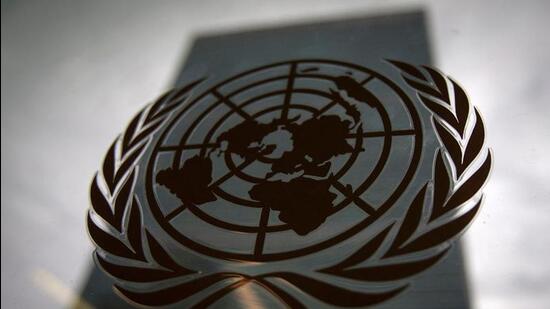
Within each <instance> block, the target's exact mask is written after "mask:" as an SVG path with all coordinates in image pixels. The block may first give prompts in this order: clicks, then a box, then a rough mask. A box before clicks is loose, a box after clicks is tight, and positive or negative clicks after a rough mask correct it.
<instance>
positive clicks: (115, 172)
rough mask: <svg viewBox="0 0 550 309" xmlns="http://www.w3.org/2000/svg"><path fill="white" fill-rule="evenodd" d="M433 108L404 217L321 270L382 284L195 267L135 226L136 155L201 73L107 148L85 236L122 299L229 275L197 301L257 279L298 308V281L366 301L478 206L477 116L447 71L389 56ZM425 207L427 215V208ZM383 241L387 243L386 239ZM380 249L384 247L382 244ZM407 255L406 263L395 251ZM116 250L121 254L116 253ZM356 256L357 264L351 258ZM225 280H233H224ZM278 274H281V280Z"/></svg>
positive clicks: (484, 156) (447, 237)
mask: <svg viewBox="0 0 550 309" xmlns="http://www.w3.org/2000/svg"><path fill="white" fill-rule="evenodd" d="M388 62H389V63H391V64H392V65H393V66H395V67H396V68H397V69H398V70H399V71H400V73H401V76H402V78H403V79H404V80H405V82H406V83H407V85H408V86H410V87H411V88H412V89H413V90H415V92H416V94H417V97H418V98H419V100H420V101H421V102H422V103H423V104H424V106H425V107H426V108H427V109H428V110H429V111H430V112H431V113H432V126H433V128H434V129H435V131H436V133H437V135H438V138H439V141H440V144H441V147H439V149H437V150H436V153H435V157H434V162H433V166H434V168H433V179H432V180H431V181H428V182H427V183H426V184H425V185H424V186H423V188H422V189H421V190H419V192H417V194H416V196H415V198H414V200H413V201H412V203H411V204H410V206H409V208H408V210H407V212H406V214H405V216H404V218H403V219H401V220H396V221H395V222H392V223H390V224H388V225H387V226H386V227H384V228H382V229H381V231H379V232H378V233H377V234H376V235H374V236H373V237H372V238H371V239H368V240H367V241H366V242H365V244H364V245H363V246H362V247H361V248H359V249H358V250H356V251H355V252H354V253H353V254H351V255H350V256H348V257H347V258H345V259H344V260H342V261H339V262H338V263H336V264H334V265H332V266H330V267H325V268H323V269H315V271H316V272H318V273H323V274H326V275H329V276H337V277H340V278H344V279H350V280H355V281H357V282H365V283H367V282H374V283H377V282H378V283H379V282H385V283H387V284H388V285H387V288H386V289H385V290H384V291H380V290H373V291H364V290H362V291H356V290H351V289H348V288H342V287H339V286H335V285H333V284H329V283H327V282H324V281H322V280H319V279H316V278H311V277H308V276H306V275H304V274H299V273H294V272H284V271H283V272H271V273H266V274H260V275H255V276H250V275H245V274H242V273H234V272H218V273H213V274H204V275H203V274H201V273H200V271H198V270H193V269H189V268H187V267H184V266H182V265H180V264H179V263H177V262H176V261H174V259H173V258H172V257H171V256H170V254H169V253H168V252H167V251H166V249H165V248H164V247H163V246H162V245H161V244H160V243H159V242H158V240H157V239H156V238H155V237H154V236H153V235H152V234H151V233H150V232H149V230H148V229H147V228H146V227H143V226H142V217H141V211H140V205H139V202H138V200H137V198H136V197H135V196H134V186H135V182H136V179H137V172H138V168H139V166H137V164H136V163H137V162H138V160H139V158H140V157H141V155H142V154H143V153H144V152H145V149H146V148H147V147H146V146H147V145H149V143H150V142H151V140H152V137H153V134H154V133H155V132H156V131H157V129H158V128H159V127H161V126H162V125H163V124H164V123H165V122H166V120H167V119H168V117H169V115H171V113H172V112H173V111H174V109H175V108H176V107H177V106H178V105H179V104H178V102H181V101H184V100H186V99H187V98H188V97H189V95H190V91H191V90H192V89H193V88H194V87H195V86H196V85H197V84H198V83H200V82H201V81H202V80H197V81H195V82H192V83H190V84H189V85H187V86H185V87H183V88H181V89H179V90H173V91H170V92H168V93H166V94H165V95H163V96H162V97H161V98H160V99H158V100H157V101H156V102H154V103H152V104H151V105H149V106H147V107H146V108H145V109H143V110H142V111H140V112H139V113H138V114H137V115H136V116H135V117H134V118H133V120H132V121H131V122H130V124H129V125H128V127H127V128H126V130H125V131H124V133H123V134H121V135H120V136H118V137H117V138H116V139H115V141H114V142H113V144H112V145H111V147H110V148H109V150H108V152H107V154H106V156H105V159H104V162H103V166H102V169H101V171H100V172H99V173H97V174H96V175H95V177H94V179H93V181H92V185H91V189H90V198H91V209H90V210H89V212H88V216H87V227H88V232H89V235H90V238H91V239H92V241H93V242H94V243H95V245H96V247H97V250H96V251H95V252H94V259H95V261H96V263H97V264H98V265H99V266H100V267H101V268H102V269H103V271H105V272H106V273H108V274H109V275H110V276H112V277H113V278H114V279H115V281H116V283H115V285H114V288H115V290H116V291H117V292H118V293H119V294H120V295H121V296H122V297H123V298H125V299H126V300H127V301H130V302H133V303H136V304H140V305H148V306H161V305H167V304H171V303H175V302H179V301H182V300H184V299H186V298H188V297H190V296H192V295H194V294H195V293H197V292H199V291H201V290H203V289H204V288H207V287H209V286H211V285H213V284H216V283H219V282H222V281H227V284H226V285H225V286H223V287H221V288H220V289H218V290H217V291H215V292H213V293H211V294H209V295H207V296H206V297H204V298H203V299H201V300H199V301H198V303H197V304H196V305H195V306H196V307H206V306H208V305H210V304H213V303H214V302H216V301H217V300H219V299H220V298H222V297H223V296H224V295H226V294H227V293H230V292H231V291H233V290H235V289H238V288H239V287H241V286H242V285H244V284H247V283H250V282H254V283H256V284H258V285H260V286H262V287H263V288H265V289H266V290H267V291H268V292H269V293H271V294H273V295H274V296H276V297H277V298H278V299H279V300H280V301H281V302H283V303H285V304H286V305H287V306H289V307H292V308H305V306H304V305H303V304H302V303H301V302H300V301H299V300H298V299H297V298H296V297H294V296H293V295H292V293H289V292H288V291H287V289H289V288H295V289H299V290H301V291H303V292H304V293H306V294H309V295H311V296H313V297H314V298H316V299H318V300H320V301H322V302H325V303H327V304H330V305H334V306H367V305H373V304H376V303H380V302H382V301H385V300H387V299H389V298H392V297H394V296H395V295H397V294H399V293H400V292H402V291H403V290H404V289H406V287H407V286H408V284H407V283H403V282H402V279H405V278H408V277H410V276H413V275H415V274H418V273H419V272H421V271H423V270H425V269H427V268H428V267H430V266H432V265H433V264H435V263H436V262H437V261H439V260H440V259H441V258H442V257H443V256H444V255H445V254H446V252H448V250H449V249H450V247H451V246H452V244H451V243H450V241H451V240H452V239H454V238H455V237H457V235H459V234H461V233H462V232H463V231H464V230H465V229H466V228H467V226H468V225H469V224H470V223H471V221H472V219H473V218H474V217H475V215H476V213H477V212H478V210H479V208H480V206H481V202H482V199H483V195H482V193H481V189H482V188H483V186H484V185H485V183H486V181H487V179H488V177H489V173H490V170H491V166H492V152H491V151H490V150H489V149H487V147H485V146H484V141H485V129H484V125H483V121H482V118H481V116H480V114H479V112H478V110H477V108H475V107H473V106H472V105H471V104H470V102H469V100H468V97H467V96H466V93H465V92H464V90H463V89H462V88H461V87H460V86H459V85H458V84H457V83H456V82H455V81H454V80H453V79H451V78H450V77H449V76H446V75H444V74H443V73H441V72H439V71H437V70H436V69H434V68H431V67H428V66H414V65H411V64H407V63H404V62H400V61H394V60H388ZM426 214H427V215H426ZM383 244H386V245H385V246H383ZM382 248H387V249H384V251H383V252H380V251H382ZM403 256H407V262H399V261H396V259H395V258H396V257H403ZM121 258H122V259H121ZM359 264H361V266H357V265H359ZM187 276H190V279H189V280H187V281H185V282H184V283H180V284H177V285H175V286H170V287H163V286H159V288H160V289H158V288H157V289H155V290H144V289H143V288H139V285H138V286H136V287H135V288H127V287H125V284H121V283H133V284H139V283H144V282H156V281H162V280H167V279H172V278H184V277H187ZM229 279H231V280H229ZM276 280H282V281H286V283H287V285H285V288H283V287H282V285H279V284H276V283H275V282H276Z"/></svg>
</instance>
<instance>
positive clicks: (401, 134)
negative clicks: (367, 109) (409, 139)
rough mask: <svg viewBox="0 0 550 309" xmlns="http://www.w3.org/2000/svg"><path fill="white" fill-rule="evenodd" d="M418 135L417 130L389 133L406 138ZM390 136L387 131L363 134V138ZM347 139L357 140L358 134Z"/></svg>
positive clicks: (349, 135)
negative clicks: (406, 136)
mask: <svg viewBox="0 0 550 309" xmlns="http://www.w3.org/2000/svg"><path fill="white" fill-rule="evenodd" d="M415 133H416V131H415V130H394V131H391V132H390V133H389V135H392V136H404V135H414V134H415ZM386 135H388V134H386V132H385V131H372V132H365V133H363V134H361V136H362V137H364V138H367V137H384V136H386ZM346 138H357V134H356V133H352V134H348V136H346Z"/></svg>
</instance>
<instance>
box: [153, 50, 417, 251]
mask: <svg viewBox="0 0 550 309" xmlns="http://www.w3.org/2000/svg"><path fill="white" fill-rule="evenodd" d="M298 63H322V64H329V65H340V66H345V67H348V68H353V69H355V70H358V71H361V72H364V73H367V74H370V75H371V76H373V77H374V78H376V79H379V80H381V81H382V82H383V83H384V84H385V85H387V86H388V87H390V88H391V89H392V91H394V92H395V94H396V95H398V96H399V98H400V99H401V100H402V101H403V105H404V107H405V108H406V109H407V111H408V113H409V115H410V117H411V121H412V124H413V129H412V130H413V131H414V135H413V136H414V143H413V152H412V155H411V162H410V163H409V165H408V166H407V169H406V173H405V174H404V175H403V178H402V179H401V180H400V182H399V184H398V186H397V187H396V188H395V190H393V191H392V193H391V194H390V196H389V197H388V198H387V199H386V201H384V203H382V205H381V206H380V207H378V208H377V209H376V210H375V211H374V212H373V213H370V214H369V216H368V217H367V218H365V219H364V220H362V221H360V222H358V223H357V224H355V225H354V226H352V227H350V228H348V229H346V230H345V231H344V232H342V233H340V234H338V235H336V236H333V237H331V238H329V239H326V240H323V241H321V242H319V243H316V244H314V245H310V246H307V247H305V248H300V249H297V250H293V251H290V252H278V253H266V254H262V255H260V256H257V255H255V254H239V253H230V252H222V251H220V250H217V249H214V248H210V247H207V246H204V245H202V244H200V243H198V242H195V241H193V240H191V239H189V238H188V237H186V236H185V235H183V234H181V233H180V232H178V231H177V230H176V229H175V228H174V227H173V226H172V225H171V224H169V223H168V222H166V219H165V215H164V214H163V213H162V211H160V209H159V208H158V206H156V204H157V201H156V200H155V197H154V193H153V192H151V191H150V188H152V185H153V184H152V183H151V182H152V180H153V179H154V177H153V175H152V173H153V164H152V163H153V162H152V161H154V160H155V156H156V154H157V153H158V148H159V147H160V144H161V143H162V141H163V139H164V137H165V136H166V134H167V132H168V131H169V129H170V128H171V127H172V126H174V125H175V124H176V123H177V120H178V119H179V117H181V115H184V114H185V113H186V112H187V111H188V110H189V109H190V108H192V107H193V106H194V105H195V104H196V103H198V102H200V100H201V99H202V98H203V97H204V96H206V95H208V94H209V93H211V92H213V91H216V89H217V88H219V87H221V86H223V85H225V84H228V83H230V82H232V81H234V80H237V79H238V78H241V77H244V76H247V75H249V74H253V73H256V72H260V71H262V70H264V69H268V68H272V67H277V66H282V65H293V64H294V65H295V64H298ZM381 105H382V104H377V108H382V107H381ZM380 114H384V115H385V117H382V118H383V121H384V130H385V131H391V130H392V129H391V123H389V117H388V116H387V112H386V111H385V110H383V111H380ZM391 141H392V135H391V133H389V132H386V134H385V135H384V144H383V145H384V147H383V150H382V153H381V155H380V157H383V158H384V161H383V162H378V163H377V166H376V168H375V170H376V172H373V173H372V174H371V175H370V177H368V178H367V179H365V181H363V183H362V184H361V185H360V186H359V187H358V188H357V189H356V190H354V192H353V194H352V195H353V196H354V197H355V196H359V195H361V194H362V193H364V192H365V191H366V190H367V189H368V188H369V186H370V185H371V184H372V183H373V182H374V181H375V179H376V177H377V176H378V175H379V174H380V173H381V172H382V169H383V168H384V165H385V161H387V158H388V156H389V152H390V147H391ZM422 142H423V136H422V124H421V122H420V117H419V115H418V112H417V111H416V108H415V107H414V104H413V102H412V101H411V99H410V98H409V97H408V96H407V95H406V94H405V92H404V91H403V90H402V89H401V88H400V87H399V86H398V85H396V84H395V83H394V82H393V81H391V80H390V79H388V78H387V77H385V76H384V75H382V74H380V73H378V72H376V71H374V70H371V69H368V68H364V67H361V66H359V65H356V64H351V63H345V62H341V61H334V60H317V59H315V60H296V61H285V62H278V63H274V64H270V65H265V66H261V67H258V68H255V69H252V70H248V71H245V72H243V73H240V74H238V75H235V76H233V77H231V78H229V79H227V80H224V81H223V82H220V83H218V84H216V85H214V86H212V87H210V88H209V89H208V90H206V91H204V92H203V93H202V94H201V95H200V96H198V97H197V98H195V99H194V100H193V101H191V102H189V103H188V104H187V105H186V107H185V108H184V109H182V110H181V111H180V112H178V114H177V115H176V117H174V119H173V120H172V121H170V122H169V123H168V124H167V128H166V130H164V131H163V132H162V133H161V135H160V138H159V140H158V143H157V145H155V146H154V150H153V153H152V155H151V159H150V161H149V162H148V164H147V170H146V173H147V175H146V184H145V187H146V190H147V201H148V203H149V204H150V205H152V206H151V207H150V209H151V211H152V213H153V216H154V217H155V219H156V221H157V222H158V223H159V224H160V225H161V226H162V228H163V229H164V231H166V232H167V233H168V234H169V235H170V236H171V237H172V238H174V239H175V240H177V241H178V242H179V243H181V244H182V245H184V246H186V247H188V248H190V249H192V250H194V251H198V252H200V253H203V254H206V255H209V256H213V257H215V258H221V259H237V260H245V261H253V262H268V261H278V260H284V259H290V258H295V257H299V256H304V255H309V254H313V253H316V252H318V251H320V250H323V249H326V248H329V247H331V246H334V245H336V244H338V243H340V242H341V241H344V240H346V239H348V238H350V237H352V236H354V235H356V234H357V233H359V232H360V231H362V230H364V229H365V228H366V227H368V226H369V225H370V224H372V223H373V222H375V221H376V220H377V219H379V218H380V217H382V216H383V215H384V214H385V213H386V212H387V211H388V210H389V209H390V208H391V207H392V206H393V205H394V203H395V201H397V199H398V198H399V197H400V196H401V195H402V194H403V193H404V192H405V190H406V188H407V186H408V185H409V183H410V181H411V179H412V178H413V176H414V173H415V172H416V169H417V167H418V162H419V160H420V156H421V153H422ZM180 155H181V153H180V152H176V155H175V156H176V157H179V156H180ZM344 202H345V203H348V204H349V203H351V202H352V201H351V200H350V198H346V199H345V200H344ZM197 211H199V210H197Z"/></svg>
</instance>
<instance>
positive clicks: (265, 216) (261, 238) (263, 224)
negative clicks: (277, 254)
mask: <svg viewBox="0 0 550 309" xmlns="http://www.w3.org/2000/svg"><path fill="white" fill-rule="evenodd" d="M270 212H271V211H270V209H269V207H268V206H264V208H262V214H261V215H260V223H259V226H258V228H259V231H258V234H257V236H256V243H255V244H254V255H255V256H259V255H261V254H262V252H263V250H264V242H265V233H266V229H267V222H268V221H269V214H270Z"/></svg>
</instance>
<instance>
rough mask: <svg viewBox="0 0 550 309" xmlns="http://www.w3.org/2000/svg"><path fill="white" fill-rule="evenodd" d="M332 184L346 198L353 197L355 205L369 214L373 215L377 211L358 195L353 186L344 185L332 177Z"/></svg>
mask: <svg viewBox="0 0 550 309" xmlns="http://www.w3.org/2000/svg"><path fill="white" fill-rule="evenodd" d="M331 184H332V186H333V187H334V188H335V189H336V190H338V191H340V192H341V193H342V194H343V195H344V196H345V197H346V198H348V199H351V200H352V201H353V202H354V203H355V205H357V206H358V207H359V208H361V209H362V210H363V211H364V212H366V213H367V214H369V215H371V216H372V215H374V214H375V213H376V209H375V208H374V207H372V206H371V205H369V204H368V203H367V202H365V201H364V200H362V199H361V198H360V197H359V196H357V195H356V194H355V193H354V192H353V190H352V189H351V188H348V187H346V186H344V185H343V184H342V183H340V182H339V181H338V180H336V179H332V181H331Z"/></svg>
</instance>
